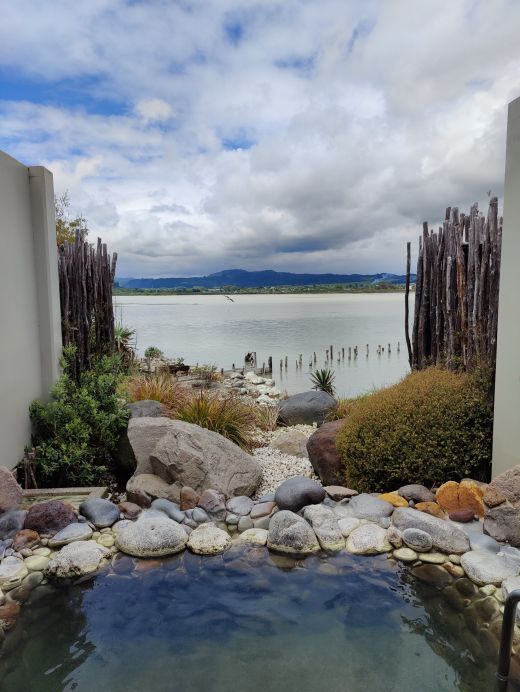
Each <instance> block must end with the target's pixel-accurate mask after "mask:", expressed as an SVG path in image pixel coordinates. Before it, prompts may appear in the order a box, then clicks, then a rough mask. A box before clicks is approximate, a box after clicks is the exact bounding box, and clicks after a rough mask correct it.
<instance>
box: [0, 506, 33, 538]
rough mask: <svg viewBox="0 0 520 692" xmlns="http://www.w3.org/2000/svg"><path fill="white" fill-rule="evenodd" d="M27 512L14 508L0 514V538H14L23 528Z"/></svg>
mask: <svg viewBox="0 0 520 692" xmlns="http://www.w3.org/2000/svg"><path fill="white" fill-rule="evenodd" d="M26 516H27V512H26V511H25V510H23V509H12V510H10V511H9V512H6V513H5V514H2V516H0V538H1V539H5V538H12V537H13V536H14V535H15V534H16V533H18V531H20V530H21V529H23V525H24V522H25V517H26Z"/></svg>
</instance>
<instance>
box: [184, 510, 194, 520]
mask: <svg viewBox="0 0 520 692" xmlns="http://www.w3.org/2000/svg"><path fill="white" fill-rule="evenodd" d="M181 511H183V512H184V516H185V517H186V519H193V510H192V509H184V510H181Z"/></svg>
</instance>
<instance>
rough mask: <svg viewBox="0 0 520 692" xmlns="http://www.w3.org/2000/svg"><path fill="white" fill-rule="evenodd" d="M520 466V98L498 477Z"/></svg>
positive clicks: (496, 437) (507, 204)
mask: <svg viewBox="0 0 520 692" xmlns="http://www.w3.org/2000/svg"><path fill="white" fill-rule="evenodd" d="M516 464H520V98H517V99H516V100H515V101H512V102H511V103H510V104H509V114H508V121H507V150H506V178H505V187H504V226H503V236H502V260H501V270H500V303H499V309H498V341H497V369H496V388H495V420H494V433H493V476H497V475H498V474H499V473H502V472H503V471H505V470H506V469H509V468H511V467H512V466H515V465H516Z"/></svg>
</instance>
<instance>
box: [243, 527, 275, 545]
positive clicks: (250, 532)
mask: <svg viewBox="0 0 520 692" xmlns="http://www.w3.org/2000/svg"><path fill="white" fill-rule="evenodd" d="M268 535H269V532H268V531H267V530H266V529H247V530H246V531H243V532H242V533H241V534H240V537H239V540H240V541H244V543H252V544H254V545H266V543H267V537H268Z"/></svg>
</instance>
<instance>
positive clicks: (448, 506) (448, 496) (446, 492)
mask: <svg viewBox="0 0 520 692" xmlns="http://www.w3.org/2000/svg"><path fill="white" fill-rule="evenodd" d="M435 499H436V500H437V504H438V505H439V507H441V509H444V510H446V512H454V511H455V510H456V509H460V505H459V484H458V483H457V482H456V481H448V482H447V483H443V484H442V485H441V486H440V488H438V489H437V492H436V493H435Z"/></svg>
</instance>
